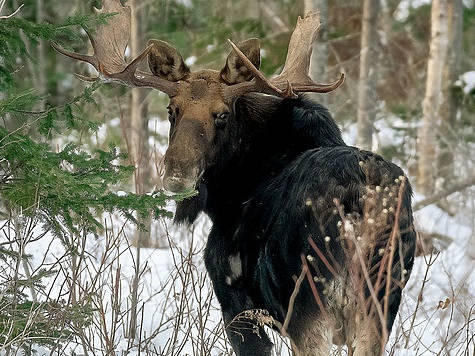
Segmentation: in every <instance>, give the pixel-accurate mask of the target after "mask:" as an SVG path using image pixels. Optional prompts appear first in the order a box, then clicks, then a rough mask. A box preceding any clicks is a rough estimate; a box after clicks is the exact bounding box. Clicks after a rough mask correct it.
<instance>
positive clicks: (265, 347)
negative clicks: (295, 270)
mask: <svg viewBox="0 0 475 356" xmlns="http://www.w3.org/2000/svg"><path fill="white" fill-rule="evenodd" d="M226 242H227V241H226V239H223V238H221V236H219V235H218V233H217V231H216V230H215V229H213V230H212V231H211V233H210V235H209V237H208V243H207V245H206V249H205V264H206V269H207V271H208V274H209V276H210V278H211V281H212V282H213V288H214V291H215V294H216V297H217V298H218V301H219V303H220V304H221V308H222V312H223V319H224V323H225V327H226V334H227V336H228V339H229V341H230V342H231V345H232V347H233V350H234V352H235V353H236V356H252V355H262V356H270V355H271V351H272V342H271V341H270V340H269V337H268V336H267V334H266V333H265V331H264V328H263V326H262V325H263V319H262V318H263V317H265V316H263V315H260V314H261V313H259V312H258V311H257V310H256V306H255V305H254V303H253V302H252V299H251V298H250V296H249V294H248V291H247V288H246V286H247V285H249V284H250V283H249V281H247V282H248V283H246V281H245V280H244V278H245V277H244V275H243V274H244V273H243V271H244V269H245V268H246V267H245V266H244V264H243V262H242V260H241V256H240V255H239V252H237V251H236V250H234V249H232V248H231V246H229V245H227V244H226Z"/></svg>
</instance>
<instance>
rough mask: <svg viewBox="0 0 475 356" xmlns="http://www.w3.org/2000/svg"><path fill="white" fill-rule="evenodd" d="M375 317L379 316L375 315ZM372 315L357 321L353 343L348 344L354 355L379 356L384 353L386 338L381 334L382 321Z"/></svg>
mask: <svg viewBox="0 0 475 356" xmlns="http://www.w3.org/2000/svg"><path fill="white" fill-rule="evenodd" d="M373 318H377V317H374V316H373ZM373 318H370V317H366V318H364V320H361V321H359V322H357V327H356V330H355V339H354V341H353V343H352V345H348V349H349V350H350V349H351V350H350V351H351V352H350V354H351V355H353V356H379V355H382V351H383V347H384V345H385V344H386V340H383V338H382V336H381V331H380V328H381V323H380V321H379V320H375V319H373Z"/></svg>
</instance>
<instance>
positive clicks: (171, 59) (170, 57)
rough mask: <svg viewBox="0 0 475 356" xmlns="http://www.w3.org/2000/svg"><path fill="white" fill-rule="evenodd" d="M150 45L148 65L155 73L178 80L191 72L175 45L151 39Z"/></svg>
mask: <svg viewBox="0 0 475 356" xmlns="http://www.w3.org/2000/svg"><path fill="white" fill-rule="evenodd" d="M150 45H152V48H151V49H150V52H149V53H148V66H149V68H150V70H151V71H152V73H153V74H154V75H156V76H159V77H161V78H163V79H166V80H169V81H172V82H177V81H179V80H181V79H183V78H184V77H186V76H187V75H188V74H190V69H189V68H188V67H187V65H186V64H185V61H184V60H183V57H182V56H181V54H180V52H178V50H177V49H176V48H175V47H173V46H171V45H169V44H168V43H166V42H164V41H159V40H149V41H148V43H147V47H148V46H150Z"/></svg>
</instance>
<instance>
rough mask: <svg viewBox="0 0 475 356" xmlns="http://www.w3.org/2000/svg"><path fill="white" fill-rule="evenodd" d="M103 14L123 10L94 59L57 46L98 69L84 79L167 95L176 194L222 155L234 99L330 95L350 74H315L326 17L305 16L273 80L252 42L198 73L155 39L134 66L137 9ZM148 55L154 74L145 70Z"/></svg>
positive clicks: (98, 41)
mask: <svg viewBox="0 0 475 356" xmlns="http://www.w3.org/2000/svg"><path fill="white" fill-rule="evenodd" d="M96 12H97V13H115V15H114V16H113V17H112V18H111V19H109V20H108V23H107V24H106V25H102V26H100V27H99V28H98V29H97V30H96V31H95V32H94V33H91V32H88V31H86V32H87V34H88V36H89V39H90V41H91V44H92V47H93V50H94V54H93V55H83V54H78V53H74V52H70V51H68V50H65V49H63V48H61V47H60V46H58V45H57V44H53V47H54V48H55V49H56V50H57V51H58V52H60V53H61V54H63V55H66V56H68V57H71V58H73V59H76V60H80V61H84V62H87V63H89V64H91V65H92V66H93V67H94V68H95V69H96V70H97V72H98V77H97V78H90V77H84V76H82V75H77V76H78V77H79V78H80V79H82V80H85V81H89V82H93V81H98V80H100V81H104V82H116V83H120V84H124V85H128V86H131V87H149V88H153V89H156V90H159V91H162V92H164V93H166V94H167V95H168V96H169V98H170V104H169V106H168V113H169V120H170V124H171V126H170V137H169V138H170V141H169V147H168V149H167V152H166V154H165V177H164V187H165V188H166V189H167V190H170V191H172V192H177V193H178V192H182V191H185V190H187V189H190V188H194V187H195V185H196V183H197V181H198V180H199V178H200V177H201V175H202V174H203V172H204V171H205V170H206V169H207V168H208V167H209V166H210V165H211V164H213V162H214V161H215V160H216V157H217V156H218V155H219V153H220V152H218V151H219V148H218V147H217V145H216V144H215V142H216V137H217V136H218V135H221V134H222V132H224V131H225V128H226V126H227V125H228V124H229V123H230V121H231V120H235V119H236V118H235V117H234V116H233V115H232V110H231V108H232V105H233V103H234V101H235V100H236V99H237V98H238V97H240V96H243V95H245V94H247V93H263V94H267V95H273V96H277V97H280V98H288V99H292V98H296V97H297V93H302V92H317V93H327V92H330V91H332V90H334V89H336V88H338V87H339V86H340V85H341V84H342V83H343V80H344V75H343V74H342V75H341V76H340V78H339V79H338V80H336V81H335V82H333V83H330V84H317V83H315V82H314V81H312V80H311V79H310V77H309V76H308V69H309V63H310V56H311V53H312V44H313V42H314V39H315V36H316V34H317V32H318V29H319V26H320V20H319V15H318V14H317V13H310V14H308V15H307V16H305V17H304V18H303V19H301V18H300V17H299V19H298V21H297V25H296V27H295V30H294V32H293V33H292V36H291V39H290V43H289V49H288V53H287V58H286V61H285V64H284V67H283V70H282V72H281V74H280V75H278V76H277V77H275V78H272V79H267V78H266V77H265V76H264V75H263V74H262V72H260V71H259V66H260V45H259V40H258V39H255V38H253V39H249V40H246V41H244V42H241V43H239V44H238V45H235V44H234V43H233V42H231V41H230V40H229V43H230V45H231V47H232V51H231V53H230V54H229V55H228V57H227V60H226V63H225V65H224V67H223V68H222V69H221V70H220V71H217V70H211V69H205V70H199V71H196V72H192V71H191V70H190V69H189V68H188V66H187V65H186V64H185V62H184V60H183V57H182V56H181V54H180V53H179V52H178V50H177V49H175V48H174V47H173V46H171V45H169V44H168V43H166V42H164V41H158V40H150V41H149V42H148V44H147V47H146V49H145V50H144V51H143V52H142V53H141V54H140V55H139V56H138V57H137V58H135V59H133V60H132V61H131V62H130V63H129V64H127V63H126V62H125V59H124V53H125V49H126V47H127V44H128V41H129V38H130V23H131V22H130V21H131V9H130V7H128V6H123V5H122V4H121V3H120V0H103V6H102V9H101V10H97V9H96ZM146 57H147V58H148V64H149V68H150V71H151V73H148V72H144V71H142V70H139V69H137V66H138V65H139V63H140V62H141V61H142V60H144V59H145V58H146Z"/></svg>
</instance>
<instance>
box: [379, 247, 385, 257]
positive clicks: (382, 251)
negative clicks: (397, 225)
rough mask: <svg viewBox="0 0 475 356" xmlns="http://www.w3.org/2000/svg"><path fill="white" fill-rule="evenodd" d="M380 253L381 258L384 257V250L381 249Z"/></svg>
mask: <svg viewBox="0 0 475 356" xmlns="http://www.w3.org/2000/svg"><path fill="white" fill-rule="evenodd" d="M378 253H379V255H380V256H382V255H384V248H380V249H379V251H378Z"/></svg>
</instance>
